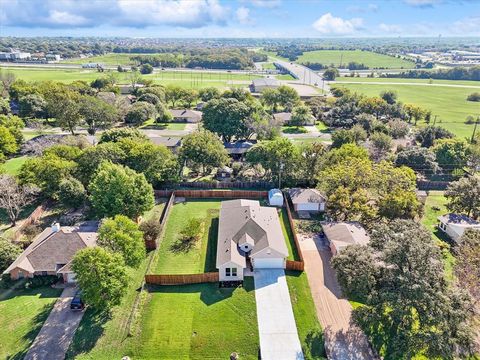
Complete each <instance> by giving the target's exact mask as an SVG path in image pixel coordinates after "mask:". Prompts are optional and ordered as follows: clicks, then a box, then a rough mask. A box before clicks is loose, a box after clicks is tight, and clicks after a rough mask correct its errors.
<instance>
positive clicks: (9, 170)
mask: <svg viewBox="0 0 480 360" xmlns="http://www.w3.org/2000/svg"><path fill="white" fill-rule="evenodd" d="M28 158H29V157H28V156H19V157H15V158H11V159H8V160H7V161H5V163H3V164H1V165H0V172H1V171H2V170H3V171H5V173H6V174H9V175H17V174H18V172H19V170H20V168H21V167H22V165H23V164H24V163H25V161H27V159H28Z"/></svg>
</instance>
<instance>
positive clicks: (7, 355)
mask: <svg viewBox="0 0 480 360" xmlns="http://www.w3.org/2000/svg"><path fill="white" fill-rule="evenodd" d="M61 292H62V290H61V289H52V288H51V287H42V288H38V289H29V290H25V289H20V290H10V289H8V290H5V289H2V290H0V324H1V326H0V359H19V360H20V359H23V356H24V355H25V352H26V351H27V350H28V348H29V347H30V345H31V343H32V342H33V340H34V339H35V337H36V336H37V334H38V332H39V331H40V329H41V327H42V325H43V323H44V321H45V319H46V318H47V317H48V314H49V313H50V310H51V309H52V307H53V304H54V303H55V301H56V300H57V297H58V296H59V295H60V294H61Z"/></svg>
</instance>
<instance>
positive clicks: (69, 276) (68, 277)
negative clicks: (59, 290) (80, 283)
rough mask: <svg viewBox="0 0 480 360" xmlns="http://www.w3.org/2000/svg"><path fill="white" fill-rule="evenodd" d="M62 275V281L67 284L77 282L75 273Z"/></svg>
mask: <svg viewBox="0 0 480 360" xmlns="http://www.w3.org/2000/svg"><path fill="white" fill-rule="evenodd" d="M64 275H65V277H64V280H65V281H66V282H67V283H69V284H71V283H74V282H76V281H77V280H76V279H75V273H73V272H70V273H66V274H64Z"/></svg>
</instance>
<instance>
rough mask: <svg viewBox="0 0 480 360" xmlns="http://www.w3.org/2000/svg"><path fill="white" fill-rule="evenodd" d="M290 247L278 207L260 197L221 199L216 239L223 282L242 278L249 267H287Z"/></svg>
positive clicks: (220, 275)
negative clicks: (264, 204)
mask: <svg viewBox="0 0 480 360" xmlns="http://www.w3.org/2000/svg"><path fill="white" fill-rule="evenodd" d="M287 257H288V249H287V246H286V244H285V238H284V236H283V232H282V227H281V225H280V220H279V218H278V214H277V209H275V208H272V207H265V206H260V202H259V201H258V200H244V199H238V200H228V201H222V205H221V208H220V218H219V226H218V239H217V269H218V271H219V279H220V281H242V280H243V276H244V271H245V269H246V268H247V267H252V268H253V269H255V268H258V269H261V268H278V269H284V268H285V264H286V259H287Z"/></svg>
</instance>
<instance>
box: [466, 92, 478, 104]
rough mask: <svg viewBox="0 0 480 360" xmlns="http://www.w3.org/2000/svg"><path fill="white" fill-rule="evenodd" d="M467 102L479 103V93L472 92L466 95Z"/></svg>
mask: <svg viewBox="0 0 480 360" xmlns="http://www.w3.org/2000/svg"><path fill="white" fill-rule="evenodd" d="M467 101H475V102H479V101H480V92H474V93H472V94H470V95H468V96H467Z"/></svg>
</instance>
